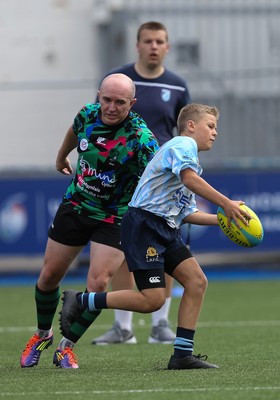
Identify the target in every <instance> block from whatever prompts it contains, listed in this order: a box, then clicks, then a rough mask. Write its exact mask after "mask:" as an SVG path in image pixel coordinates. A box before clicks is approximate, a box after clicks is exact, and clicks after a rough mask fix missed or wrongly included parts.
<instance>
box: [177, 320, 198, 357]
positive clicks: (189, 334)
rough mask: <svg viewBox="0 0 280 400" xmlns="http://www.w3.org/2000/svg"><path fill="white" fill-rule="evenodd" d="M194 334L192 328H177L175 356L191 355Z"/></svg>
mask: <svg viewBox="0 0 280 400" xmlns="http://www.w3.org/2000/svg"><path fill="white" fill-rule="evenodd" d="M194 334H195V331H194V330H192V329H185V328H180V327H178V328H177V332H176V338H175V340H174V357H175V358H183V357H186V356H191V355H192V353H193V346H194V341H193V338H194Z"/></svg>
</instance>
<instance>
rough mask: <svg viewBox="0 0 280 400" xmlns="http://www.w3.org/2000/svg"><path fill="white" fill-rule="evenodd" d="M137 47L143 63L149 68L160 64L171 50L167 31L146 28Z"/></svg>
mask: <svg viewBox="0 0 280 400" xmlns="http://www.w3.org/2000/svg"><path fill="white" fill-rule="evenodd" d="M136 47H137V50H138V54H139V60H140V62H141V63H143V64H144V65H145V66H146V67H148V68H153V67H156V66H159V65H161V64H162V62H163V59H164V57H165V56H166V54H167V53H168V51H169V44H168V42H167V37H166V32H165V31H163V30H157V31H154V30H149V29H144V30H143V31H142V32H141V34H140V39H139V41H138V42H137V45H136Z"/></svg>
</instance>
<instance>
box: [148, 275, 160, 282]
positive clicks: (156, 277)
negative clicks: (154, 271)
mask: <svg viewBox="0 0 280 400" xmlns="http://www.w3.org/2000/svg"><path fill="white" fill-rule="evenodd" d="M149 282H150V283H159V282H160V277H159V276H151V277H150V278H149Z"/></svg>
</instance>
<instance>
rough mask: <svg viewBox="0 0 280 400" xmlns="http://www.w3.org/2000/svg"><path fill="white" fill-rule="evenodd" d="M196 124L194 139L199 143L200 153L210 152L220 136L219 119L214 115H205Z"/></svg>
mask: <svg viewBox="0 0 280 400" xmlns="http://www.w3.org/2000/svg"><path fill="white" fill-rule="evenodd" d="M193 124H194V134H193V138H194V139H195V140H196V142H197V146H198V151H207V150H210V149H211V148H212V146H213V143H214V142H215V139H216V137H217V135H218V132H217V119H216V117H215V116H214V115H212V114H208V113H205V114H203V115H202V116H201V119H200V120H199V121H197V122H193Z"/></svg>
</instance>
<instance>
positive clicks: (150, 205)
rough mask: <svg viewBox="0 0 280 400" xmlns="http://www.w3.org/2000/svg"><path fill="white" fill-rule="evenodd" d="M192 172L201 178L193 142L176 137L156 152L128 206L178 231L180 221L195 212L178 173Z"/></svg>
mask: <svg viewBox="0 0 280 400" xmlns="http://www.w3.org/2000/svg"><path fill="white" fill-rule="evenodd" d="M186 168H191V169H193V170H194V171H195V172H196V173H197V174H198V175H201V174H202V168H201V166H200V165H199V160H198V149H197V144H196V141H195V140H194V139H192V138H190V137H188V136H176V137H174V138H173V139H171V140H169V141H168V142H166V143H165V144H164V145H163V146H161V147H160V149H159V150H158V151H157V152H156V154H155V156H154V158H153V159H152V160H151V161H150V162H149V164H148V165H147V167H146V169H145V171H144V173H143V175H142V176H141V178H140V181H139V182H138V185H137V187H136V190H135V192H134V195H133V196H132V199H131V201H130V203H129V206H131V207H136V208H141V209H143V210H147V211H150V212H152V213H153V214H156V215H158V216H160V217H162V218H165V219H166V221H167V223H168V225H170V226H171V227H172V228H179V227H180V225H181V223H182V220H183V218H185V217H186V216H188V215H190V214H192V213H194V212H196V211H197V207H196V201H195V194H194V193H193V192H192V191H191V190H189V189H188V188H187V187H186V186H185V185H184V184H183V183H182V181H181V178H180V171H182V170H183V169H186Z"/></svg>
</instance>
